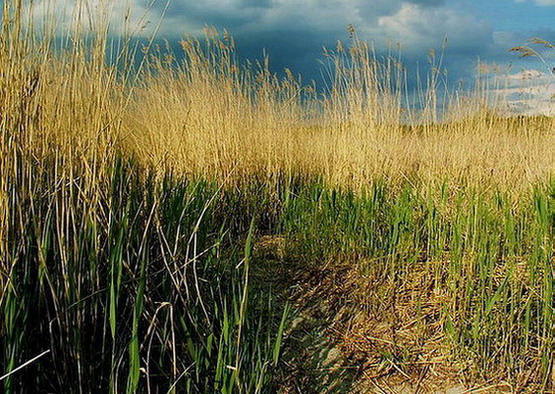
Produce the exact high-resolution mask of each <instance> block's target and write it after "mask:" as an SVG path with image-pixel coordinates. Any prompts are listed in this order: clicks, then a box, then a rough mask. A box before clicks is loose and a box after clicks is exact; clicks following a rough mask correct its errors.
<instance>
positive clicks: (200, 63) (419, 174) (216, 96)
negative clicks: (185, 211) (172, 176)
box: [124, 30, 555, 189]
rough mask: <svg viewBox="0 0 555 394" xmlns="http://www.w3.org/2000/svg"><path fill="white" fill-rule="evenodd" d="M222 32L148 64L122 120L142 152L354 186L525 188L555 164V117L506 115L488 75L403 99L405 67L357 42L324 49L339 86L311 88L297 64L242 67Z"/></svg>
mask: <svg viewBox="0 0 555 394" xmlns="http://www.w3.org/2000/svg"><path fill="white" fill-rule="evenodd" d="M225 37H227V36H225V35H224V36H220V35H219V34H218V33H217V32H216V31H213V30H211V31H209V32H208V33H207V42H206V43H205V42H200V41H197V40H196V39H193V38H190V39H186V40H184V41H182V46H183V49H184V52H185V53H184V56H185V60H184V61H183V62H180V61H177V60H175V59H174V58H173V57H172V56H171V54H170V55H168V60H169V61H168V62H164V61H162V60H160V57H156V58H154V60H153V61H151V62H149V67H148V68H147V70H148V71H146V72H145V76H144V77H143V78H141V79H140V85H139V87H138V88H137V89H136V90H135V92H134V94H133V99H132V103H131V105H130V106H129V108H128V111H127V113H126V120H125V121H124V127H127V128H128V129H129V132H128V136H129V140H128V141H129V142H130V143H129V144H128V146H129V147H130V149H131V150H132V151H133V152H134V153H135V154H136V155H137V156H138V157H140V158H141V160H145V161H146V162H149V163H153V164H155V165H159V166H161V168H162V167H164V166H166V167H167V168H172V169H174V170H176V171H178V172H185V173H194V174H197V173H198V174H202V175H207V174H210V175H213V174H218V176H219V177H225V176H226V174H228V173H230V171H233V172H234V174H235V176H239V177H241V176H243V175H244V174H253V173H258V174H260V173H263V174H268V175H272V174H275V173H279V172H286V173H290V172H297V173H299V172H300V173H305V174H312V175H313V174H318V175H322V176H323V177H324V179H325V180H326V181H327V182H330V183H332V184H336V185H344V186H349V187H357V188H358V187H360V186H361V185H368V184H369V183H371V182H372V180H373V179H374V178H376V177H386V178H388V179H392V180H395V181H401V180H405V179H407V178H410V179H412V180H413V181H415V182H418V181H423V182H429V181H437V180H440V181H441V180H444V179H450V180H454V181H455V182H460V183H463V184H472V185H475V186H476V185H482V184H492V185H493V184H495V185H496V186H499V187H503V185H511V189H512V188H514V187H515V185H517V186H518V187H520V186H523V187H525V188H526V187H527V186H529V185H530V184H533V183H534V182H536V181H538V180H544V179H545V178H546V177H547V176H549V175H550V174H551V173H552V172H553V168H554V164H553V163H555V156H554V155H555V153H554V152H553V149H551V146H553V143H554V142H555V141H554V138H555V136H554V134H553V133H552V128H553V126H554V123H553V119H551V118H546V117H539V116H538V117H536V118H533V117H529V118H523V117H518V116H515V115H512V116H511V114H509V113H503V112H502V111H501V110H499V108H500V107H502V103H500V102H496V103H492V102H491V96H493V93H494V92H490V91H489V89H491V87H488V86H485V85H484V84H480V85H477V86H478V88H477V89H478V90H477V91H474V92H453V93H451V94H447V95H446V97H445V98H444V99H443V104H441V107H440V105H439V104H437V100H438V99H437V97H436V96H437V95H438V94H439V93H438V90H439V87H438V83H437V82H434V81H432V82H431V83H429V86H428V87H427V91H425V92H423V93H422V95H421V100H420V102H418V103H416V105H407V104H406V101H407V99H406V97H407V94H408V92H406V91H405V89H404V84H403V82H402V81H403V78H404V75H403V71H402V70H400V69H399V68H400V67H401V66H400V65H399V64H398V63H397V62H395V61H392V60H391V59H389V60H385V61H384V62H379V61H378V60H377V59H375V57H373V55H372V54H371V52H370V51H369V50H368V48H367V46H366V45H365V44H364V43H362V42H360V41H354V42H353V44H352V46H351V48H350V49H348V50H346V49H343V47H342V46H340V47H339V48H338V50H337V51H335V52H327V53H326V56H327V57H328V59H329V66H330V72H329V75H330V78H331V79H332V81H331V86H332V88H331V91H330V92H328V93H327V94H326V93H316V92H315V91H314V89H313V87H312V86H308V87H307V86H303V85H302V84H301V83H300V82H299V81H298V80H296V79H295V78H294V76H292V75H291V74H290V73H287V76H286V77H284V78H281V79H280V78H278V77H277V76H275V75H272V74H271V73H270V72H269V71H268V69H267V68H266V67H265V66H264V64H262V65H259V66H258V67H254V69H253V67H249V68H247V67H243V66H241V65H240V64H239V62H238V61H237V60H236V59H235V58H234V47H233V43H232V42H231V41H230V40H229V39H226V38H225ZM435 78H438V77H437V76H436V77H435ZM438 112H443V113H442V116H443V118H444V121H443V122H437V121H436V122H434V121H433V120H434V119H437V118H438V117H439V116H440V115H438Z"/></svg>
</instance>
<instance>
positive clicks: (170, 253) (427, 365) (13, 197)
mask: <svg viewBox="0 0 555 394" xmlns="http://www.w3.org/2000/svg"><path fill="white" fill-rule="evenodd" d="M3 15H4V17H3V19H2V31H1V33H0V316H1V319H0V349H1V352H0V375H1V376H0V384H2V386H3V391H4V392H6V393H20V392H75V393H88V392H114V393H119V392H128V393H134V392H148V393H151V392H175V393H213V392H218V393H219V392H222V393H232V392H241V393H255V392H261V393H262V392H284V393H286V392H301V393H310V392H395V391H394V390H401V389H402V388H404V389H407V388H408V387H410V389H411V390H412V391H411V392H415V391H416V392H433V390H436V389H437V390H439V389H449V388H455V387H465V388H467V389H471V388H478V389H481V390H482V391H480V392H500V391H504V392H534V393H537V392H551V390H555V364H554V361H553V358H554V357H553V356H554V352H555V315H554V310H553V308H554V307H555V299H554V285H555V278H554V263H555V257H554V248H555V241H554V240H555V239H554V227H555V177H554V170H555V149H554V148H553V147H554V146H555V133H554V132H553V130H554V129H555V119H553V118H549V117H539V116H538V117H517V116H505V115H503V111H502V109H503V108H502V107H503V103H502V102H497V101H495V102H492V100H491V96H492V92H491V91H490V90H489V88H488V87H487V86H485V85H484V84H482V83H478V84H477V86H478V87H477V88H476V89H475V90H474V91H471V92H462V91H449V90H448V91H447V92H446V93H442V94H441V97H438V96H440V93H439V92H441V91H443V90H441V89H439V85H440V84H441V83H442V81H441V78H442V77H441V71H440V69H441V65H440V64H439V60H438V59H435V57H433V56H432V57H431V59H430V62H431V63H432V64H431V70H432V71H430V74H429V76H428V78H427V81H426V83H424V84H423V85H424V86H423V87H422V88H421V89H420V90H419V92H418V94H417V98H416V99H409V98H407V97H409V96H408V95H407V94H406V91H405V83H404V81H405V75H404V70H403V68H402V65H400V64H399V63H398V61H397V60H395V59H375V58H374V57H373V55H372V53H371V51H369V50H368V48H367V47H366V45H365V44H364V43H362V42H360V41H358V40H357V39H356V38H355V39H354V40H353V42H352V43H351V44H350V45H349V46H347V45H346V46H345V47H343V45H339V46H338V47H337V48H335V49H334V50H333V51H327V52H326V53H325V59H326V62H327V63H326V64H327V66H326V67H328V68H327V71H328V73H329V79H330V81H329V82H330V88H329V89H328V90H326V91H325V92H324V90H321V89H319V88H318V87H314V86H311V85H309V86H305V85H303V84H302V83H301V82H300V81H299V80H298V79H297V78H295V77H294V76H293V75H291V74H290V73H287V75H286V76H285V77H283V78H282V77H278V76H276V75H273V74H271V73H270V72H269V71H268V65H267V64H266V63H265V61H264V60H263V61H262V62H261V63H252V64H250V63H249V64H243V63H241V62H240V61H238V60H237V59H236V58H235V49H234V42H233V39H232V38H231V37H229V35H228V34H227V33H225V32H222V33H218V32H217V31H214V30H211V29H209V30H207V32H206V39H205V40H204V41H197V40H196V39H193V38H186V39H184V40H183V41H182V42H181V46H182V50H183V52H182V53H180V54H179V55H174V54H172V53H171V52H170V51H166V50H165V49H164V48H158V47H156V46H155V45H152V46H151V45H148V44H147V45H146V46H145V47H144V48H143V52H144V57H140V56H138V55H137V54H136V53H135V52H134V49H133V45H132V44H131V42H133V41H130V42H129V43H125V42H124V41H120V42H116V41H110V38H109V37H110V35H109V34H108V28H107V26H103V25H102V23H101V22H100V21H98V22H97V23H95V25H96V29H95V30H94V31H87V30H86V29H85V28H84V27H83V28H82V29H81V28H80V27H81V25H80V24H79V23H76V26H74V27H73V28H71V29H69V30H68V31H67V32H66V33H65V35H64V36H63V37H64V38H62V39H60V38H59V37H57V36H56V35H55V34H54V33H53V32H50V33H49V31H50V28H49V26H48V23H47V24H46V25H45V26H42V27H41V28H42V29H43V32H42V33H41V34H39V33H37V32H36V31H34V30H32V29H30V28H29V22H28V21H27V19H26V13H25V7H24V6H23V5H21V3H20V2H18V1H9V0H5V1H4V13H3ZM43 33H44V34H43ZM137 59H139V60H137ZM323 353H326V354H323ZM330 354H331V355H334V357H331V355H330ZM330 360H331V361H330Z"/></svg>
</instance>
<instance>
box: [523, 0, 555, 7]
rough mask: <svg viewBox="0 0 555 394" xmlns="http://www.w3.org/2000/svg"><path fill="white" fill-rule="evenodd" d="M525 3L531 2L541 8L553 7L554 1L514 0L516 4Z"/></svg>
mask: <svg viewBox="0 0 555 394" xmlns="http://www.w3.org/2000/svg"><path fill="white" fill-rule="evenodd" d="M526 1H532V2H533V3H535V4H537V5H539V6H542V7H549V6H555V0H516V2H517V3H524V2H526Z"/></svg>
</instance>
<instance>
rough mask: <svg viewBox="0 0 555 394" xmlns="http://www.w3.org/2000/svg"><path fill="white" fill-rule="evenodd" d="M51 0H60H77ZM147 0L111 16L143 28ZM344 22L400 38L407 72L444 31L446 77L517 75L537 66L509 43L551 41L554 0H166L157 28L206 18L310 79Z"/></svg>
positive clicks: (380, 43) (154, 11)
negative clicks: (501, 71)
mask: <svg viewBox="0 0 555 394" xmlns="http://www.w3.org/2000/svg"><path fill="white" fill-rule="evenodd" d="M42 1H50V0H42ZM54 1H56V0H54ZM57 1H58V4H60V5H61V4H66V5H67V4H72V3H73V4H74V3H75V1H77V0H57ZM86 1H90V2H92V3H98V2H99V1H106V0H86ZM108 1H109V0H108ZM152 1H153V0H116V1H115V2H114V10H115V15H114V18H115V19H117V18H120V19H121V15H122V14H123V13H124V10H125V4H126V2H127V3H128V4H130V5H131V7H132V8H133V9H134V14H135V20H136V19H137V18H138V16H139V15H140V14H141V13H142V12H143V11H145V10H146V9H148V10H149V11H148V16H147V19H148V20H149V21H150V24H149V29H146V30H145V33H147V32H148V31H149V30H151V29H152V27H153V26H156V24H157V21H158V20H160V18H161V15H162V14H163V13H164V12H163V11H164V9H165V8H166V1H167V0H155V2H154V4H153V5H151V6H150V7H149V6H148V4H149V3H150V2H152ZM349 24H352V25H354V26H356V29H357V32H358V35H359V36H360V37H361V38H362V39H364V40H368V41H370V42H373V43H374V45H375V47H376V49H377V52H378V54H380V53H382V54H383V53H386V52H387V49H388V48H389V47H396V45H397V43H400V44H401V46H402V55H403V59H404V63H405V65H406V66H407V68H408V69H409V73H411V72H413V74H414V73H415V72H416V71H415V70H416V69H417V65H419V66H418V67H419V68H420V69H425V68H426V65H427V60H426V59H427V56H428V53H429V50H430V49H432V48H434V49H436V51H437V50H438V49H440V48H441V45H442V42H443V41H444V39H445V38H447V39H448V47H447V50H446V53H445V63H444V65H445V67H446V68H447V69H448V72H449V79H450V80H451V81H452V82H456V81H458V80H460V79H467V80H470V79H472V76H473V74H474V73H475V70H476V64H477V61H478V59H481V61H484V62H488V63H495V64H498V65H499V66H500V67H501V68H504V67H507V66H509V65H512V69H511V73H513V74H515V75H516V76H518V75H521V74H525V73H526V70H529V69H542V67H543V66H542V64H541V62H539V61H538V60H537V59H519V58H518V56H517V55H516V54H514V53H509V51H508V50H509V49H510V48H511V47H514V46H516V45H522V44H524V43H526V40H527V39H528V38H531V37H542V38H544V39H546V40H548V41H551V42H555V0H170V3H169V6H168V7H167V12H166V13H165V16H164V18H163V21H162V24H161V28H160V32H159V36H163V37H165V38H168V39H169V40H170V42H174V43H177V42H178V40H179V39H180V38H181V37H183V35H184V34H196V33H199V32H200V31H201V29H202V27H203V26H206V25H211V26H215V27H218V28H220V29H223V28H226V29H227V30H228V31H229V32H230V33H231V34H232V35H233V36H234V37H235V39H236V42H237V47H238V50H239V53H240V55H241V56H243V57H247V58H260V57H261V54H262V51H263V49H265V50H266V52H267V53H268V54H269V56H270V60H271V66H272V68H273V70H274V71H280V70H283V68H285V67H287V68H290V69H292V70H293V71H294V72H295V73H299V74H302V75H303V77H304V80H310V79H318V77H319V75H320V72H319V67H320V66H319V63H318V59H322V47H324V46H327V47H334V45H335V43H336V41H337V40H344V41H347V40H348V33H347V29H346V27H347V25H349ZM551 52H552V54H549V53H545V55H546V57H547V61H548V63H549V64H548V67H543V69H542V71H543V72H544V73H545V74H547V73H548V72H549V70H550V69H551V68H552V67H554V66H555V64H554V62H555V51H554V50H551ZM539 79H540V80H541V83H543V84H545V81H546V80H547V81H552V80H553V78H546V75H540V77H539ZM527 83H529V80H528V82H527ZM548 83H551V82H548Z"/></svg>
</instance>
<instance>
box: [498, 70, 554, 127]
mask: <svg viewBox="0 0 555 394" xmlns="http://www.w3.org/2000/svg"><path fill="white" fill-rule="evenodd" d="M496 79H497V83H499V84H500V85H501V87H500V88H498V89H496V90H494V91H493V94H494V95H495V96H497V97H498V98H500V99H501V100H503V101H505V102H506V103H507V106H508V109H509V111H510V112H514V113H518V114H522V115H547V116H555V78H554V76H553V75H550V74H546V73H544V72H541V71H539V70H535V69H529V70H522V71H520V72H518V73H514V74H509V75H506V76H500V77H496Z"/></svg>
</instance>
